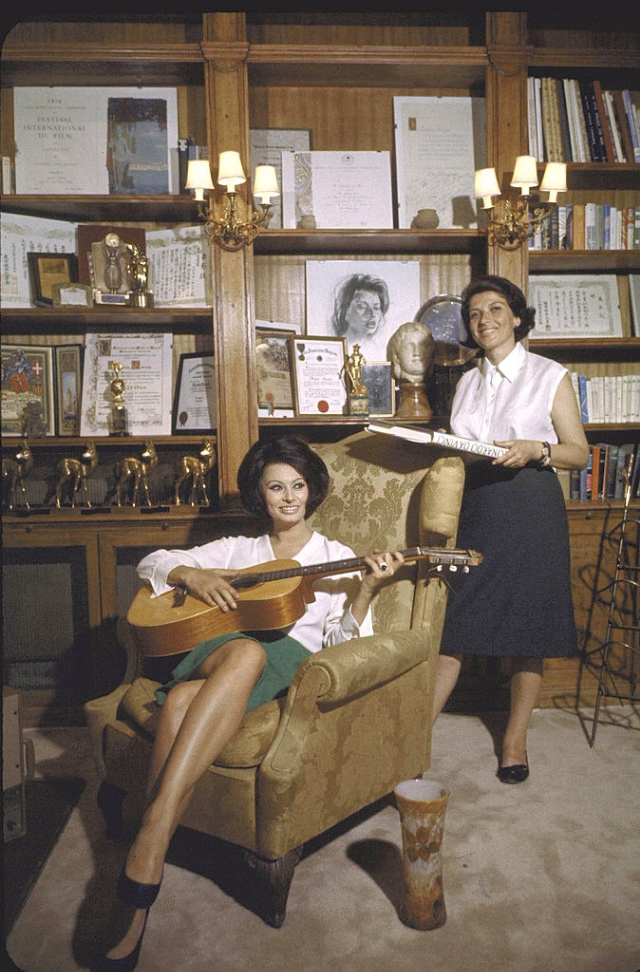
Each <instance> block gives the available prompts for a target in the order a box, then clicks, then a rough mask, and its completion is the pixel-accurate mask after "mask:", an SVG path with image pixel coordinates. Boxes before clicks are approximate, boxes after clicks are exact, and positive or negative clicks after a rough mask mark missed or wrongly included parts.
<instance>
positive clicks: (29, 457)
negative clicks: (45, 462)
mask: <svg viewBox="0 0 640 972" xmlns="http://www.w3.org/2000/svg"><path fill="white" fill-rule="evenodd" d="M32 469H33V453H32V452H31V449H30V448H29V443H28V442H27V440H26V439H23V440H22V447H21V448H20V449H19V450H18V452H16V454H15V456H14V457H13V458H7V459H3V460H2V505H3V506H4V507H5V509H8V510H12V509H13V508H14V501H15V495H16V487H19V488H20V492H21V494H22V500H23V505H24V507H25V509H27V510H30V509H31V507H30V506H29V500H28V499H27V489H26V486H25V484H24V480H25V477H26V476H28V475H29V473H30V472H31V470H32Z"/></svg>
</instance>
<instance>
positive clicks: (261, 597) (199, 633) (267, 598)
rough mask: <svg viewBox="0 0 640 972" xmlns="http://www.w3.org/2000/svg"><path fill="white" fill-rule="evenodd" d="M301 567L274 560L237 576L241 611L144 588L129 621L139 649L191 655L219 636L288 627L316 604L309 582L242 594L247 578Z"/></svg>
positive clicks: (291, 580)
mask: <svg viewBox="0 0 640 972" xmlns="http://www.w3.org/2000/svg"><path fill="white" fill-rule="evenodd" d="M296 568H297V569H299V568H300V565H299V564H298V563H297V562H296V561H295V560H271V561H269V563H268V564H262V565H260V566H258V567H249V568H246V569H245V570H240V571H238V575H239V581H240V582H239V583H237V584H235V585H234V586H236V587H238V588H239V590H238V607H237V608H236V609H235V610H229V611H221V610H220V608H219V607H217V606H215V607H211V606H210V605H209V604H205V603H204V601H200V600H199V599H198V598H197V597H193V596H192V595H191V594H186V593H185V592H184V591H182V590H179V589H177V590H172V591H167V593H166V594H160V595H159V596H158V597H153V596H152V591H151V588H150V587H143V588H141V589H140V590H139V591H138V593H137V594H136V596H135V598H134V599H133V602H132V604H131V607H130V608H129V611H128V613H127V621H128V622H129V624H131V625H132V626H133V627H134V628H135V629H136V638H137V641H138V644H139V646H140V650H141V651H142V652H143V654H145V655H151V656H154V657H157V656H161V655H176V654H180V653H181V652H183V651H189V650H190V649H191V648H195V646H196V645H199V644H200V642H201V641H206V640H207V638H214V637H215V636H216V635H219V634H232V633H234V632H236V631H273V630H276V629H277V628H286V627H288V626H289V625H290V624H293V623H294V621H297V620H298V618H301V617H302V615H303V614H304V612H305V610H306V604H307V603H309V602H310V601H312V600H313V599H314V595H313V591H312V590H311V587H310V585H309V584H307V583H306V581H305V578H304V577H302V576H300V575H299V574H298V575H297V576H292V577H284V578H282V579H278V580H268V581H262V582H259V583H257V584H255V585H252V586H251V587H249V588H248V589H247V590H243V589H242V575H243V574H245V575H252V574H255V573H258V572H262V571H267V570H268V571H269V574H271V573H273V572H274V571H275V572H278V571H288V570H295V569H296Z"/></svg>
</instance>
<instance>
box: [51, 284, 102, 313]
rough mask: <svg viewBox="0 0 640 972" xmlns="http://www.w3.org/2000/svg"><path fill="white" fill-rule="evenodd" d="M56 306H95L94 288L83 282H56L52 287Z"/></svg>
mask: <svg viewBox="0 0 640 972" xmlns="http://www.w3.org/2000/svg"><path fill="white" fill-rule="evenodd" d="M51 290H52V292H53V306H54V307H93V288H92V287H88V286H87V284H81V283H56V284H54V285H53V287H52V288H51Z"/></svg>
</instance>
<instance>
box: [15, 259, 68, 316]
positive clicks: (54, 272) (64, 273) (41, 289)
mask: <svg viewBox="0 0 640 972" xmlns="http://www.w3.org/2000/svg"><path fill="white" fill-rule="evenodd" d="M27 262H28V264H29V280H30V283H31V301H32V303H33V304H35V305H36V307H53V300H54V288H55V287H56V285H57V284H69V283H73V282H74V281H76V280H77V279H78V263H77V260H76V255H75V253H27Z"/></svg>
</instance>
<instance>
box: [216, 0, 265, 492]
mask: <svg viewBox="0 0 640 972" xmlns="http://www.w3.org/2000/svg"><path fill="white" fill-rule="evenodd" d="M203 38H204V39H203V43H202V51H203V55H204V58H205V89H206V100H207V134H208V145H209V157H210V160H211V171H212V177H213V181H214V183H215V181H216V178H217V170H218V153H219V152H221V151H227V150H234V151H238V152H240V157H241V159H242V165H243V168H244V171H245V173H246V175H247V183H246V186H244V187H243V186H240V187H239V193H238V209H239V214H240V216H241V217H243V216H244V214H245V212H247V213H250V212H251V203H252V199H251V188H250V183H249V179H250V176H251V170H250V167H249V117H248V115H249V91H248V78H247V65H246V58H247V52H248V49H249V45H248V43H247V41H246V28H245V16H244V14H243V13H239V12H238V13H212V14H204V15H203ZM243 190H244V191H243ZM241 196H243V197H244V199H245V200H246V201H247V203H248V204H247V205H245V203H244V202H243V199H242V198H240V197H241ZM215 198H216V202H215V205H216V212H217V215H218V217H219V216H221V215H222V209H223V199H224V191H223V190H222V189H220V191H217V192H216V197H215ZM211 257H212V261H213V349H214V354H215V359H216V374H217V379H218V380H217V408H218V430H217V441H218V486H219V495H220V503H221V505H222V506H223V508H233V507H235V506H237V502H238V500H237V487H236V476H237V472H238V467H239V465H240V462H241V460H242V458H243V456H244V455H245V453H246V451H247V449H248V448H249V447H250V446H251V445H252V444H253V443H254V442H255V441H256V440H257V438H258V409H257V389H256V374H255V337H254V323H253V322H254V308H253V293H254V281H253V248H252V247H251V246H248V247H242V249H240V250H233V251H229V250H224V249H222V248H221V247H220V246H218V245H217V244H216V243H213V244H212V246H211Z"/></svg>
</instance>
